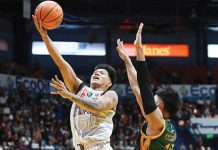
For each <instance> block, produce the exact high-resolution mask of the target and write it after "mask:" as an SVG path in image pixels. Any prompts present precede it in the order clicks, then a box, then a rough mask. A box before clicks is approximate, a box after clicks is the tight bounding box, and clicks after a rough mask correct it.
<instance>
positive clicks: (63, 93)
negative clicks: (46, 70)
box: [50, 75, 72, 98]
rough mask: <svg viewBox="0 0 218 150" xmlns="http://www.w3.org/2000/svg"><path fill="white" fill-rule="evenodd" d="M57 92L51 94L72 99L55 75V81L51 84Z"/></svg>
mask: <svg viewBox="0 0 218 150" xmlns="http://www.w3.org/2000/svg"><path fill="white" fill-rule="evenodd" d="M50 85H51V86H53V87H54V88H55V89H56V90H57V91H55V92H51V94H59V95H61V96H62V97H63V98H70V97H71V94H72V93H70V92H69V91H68V89H67V88H66V86H65V84H64V83H63V82H62V81H61V80H59V79H58V77H57V75H55V79H53V78H52V83H50Z"/></svg>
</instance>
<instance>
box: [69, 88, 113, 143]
mask: <svg viewBox="0 0 218 150" xmlns="http://www.w3.org/2000/svg"><path fill="white" fill-rule="evenodd" d="M103 92H104V91H95V90H93V89H91V88H90V87H88V86H85V85H83V87H82V88H81V89H80V90H79V92H78V94H77V95H78V96H80V97H82V98H87V99H90V100H92V101H96V100H97V99H98V98H99V97H100V96H101V95H102V93H103ZM114 114H115V111H114V110H108V111H102V112H99V114H93V113H91V112H88V111H86V110H84V109H82V108H80V107H79V106H77V105H76V104H75V103H73V105H72V108H71V113H70V124H71V130H72V134H73V145H74V147H76V146H77V144H83V145H86V146H88V145H90V146H91V145H93V143H95V144H97V143H108V142H110V136H111V134H112V131H113V121H112V118H113V116H114Z"/></svg>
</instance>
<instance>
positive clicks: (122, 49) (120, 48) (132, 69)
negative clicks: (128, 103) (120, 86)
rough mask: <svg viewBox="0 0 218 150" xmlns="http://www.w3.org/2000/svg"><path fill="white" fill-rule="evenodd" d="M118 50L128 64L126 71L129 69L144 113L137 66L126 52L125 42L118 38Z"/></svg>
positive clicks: (131, 81)
mask: <svg viewBox="0 0 218 150" xmlns="http://www.w3.org/2000/svg"><path fill="white" fill-rule="evenodd" d="M116 50H117V52H118V54H119V56H120V58H121V59H122V60H123V61H124V63H125V66H126V71H127V76H128V79H129V84H130V87H131V89H132V91H133V93H134V95H135V97H136V100H137V103H138V105H139V107H140V109H141V111H142V113H143V115H144V116H145V114H144V108H143V105H142V99H141V94H140V90H139V86H138V81H137V72H136V70H135V67H134V66H133V64H132V61H131V59H130V58H129V56H128V54H127V53H126V50H125V47H124V45H123V42H122V41H120V39H118V40H117V47H116Z"/></svg>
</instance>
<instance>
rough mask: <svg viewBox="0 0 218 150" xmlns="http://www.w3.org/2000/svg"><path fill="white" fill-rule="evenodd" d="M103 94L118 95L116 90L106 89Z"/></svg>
mask: <svg viewBox="0 0 218 150" xmlns="http://www.w3.org/2000/svg"><path fill="white" fill-rule="evenodd" d="M104 95H112V96H118V94H117V92H116V91H114V90H108V91H106V92H105V93H104Z"/></svg>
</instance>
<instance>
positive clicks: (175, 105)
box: [156, 88, 182, 117]
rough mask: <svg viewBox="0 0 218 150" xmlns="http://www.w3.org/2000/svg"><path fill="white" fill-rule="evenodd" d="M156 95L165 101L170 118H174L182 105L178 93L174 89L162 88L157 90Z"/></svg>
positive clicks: (165, 107)
mask: <svg viewBox="0 0 218 150" xmlns="http://www.w3.org/2000/svg"><path fill="white" fill-rule="evenodd" d="M156 94H157V96H158V97H160V99H161V100H162V101H163V103H164V110H165V111H167V112H168V113H169V115H170V117H174V116H175V115H176V113H177V112H178V111H179V110H180V107H181V105H182V101H181V100H180V98H179V94H178V92H177V91H175V90H174V89H172V88H162V89H159V90H157V91H156Z"/></svg>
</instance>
